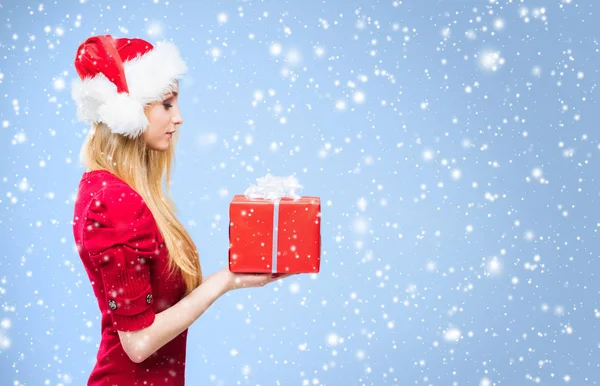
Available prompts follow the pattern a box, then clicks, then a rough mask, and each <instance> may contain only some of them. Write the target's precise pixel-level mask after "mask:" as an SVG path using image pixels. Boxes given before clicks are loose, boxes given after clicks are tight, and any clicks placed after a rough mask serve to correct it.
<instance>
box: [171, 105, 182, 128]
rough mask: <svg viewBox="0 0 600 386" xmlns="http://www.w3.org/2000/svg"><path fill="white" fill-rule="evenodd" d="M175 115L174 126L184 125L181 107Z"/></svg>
mask: <svg viewBox="0 0 600 386" xmlns="http://www.w3.org/2000/svg"><path fill="white" fill-rule="evenodd" d="M174 113H175V114H173V124H174V125H181V124H183V117H182V116H181V111H180V110H179V107H177V110H176V111H175V112H174Z"/></svg>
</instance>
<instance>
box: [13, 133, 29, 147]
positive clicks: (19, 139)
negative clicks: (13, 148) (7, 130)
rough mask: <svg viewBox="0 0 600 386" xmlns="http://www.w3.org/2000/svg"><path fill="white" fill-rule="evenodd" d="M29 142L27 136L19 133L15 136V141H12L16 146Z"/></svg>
mask: <svg viewBox="0 0 600 386" xmlns="http://www.w3.org/2000/svg"><path fill="white" fill-rule="evenodd" d="M26 141H27V134H25V133H23V132H21V133H17V134H15V136H14V139H13V140H12V144H13V145H16V144H21V143H25V142H26Z"/></svg>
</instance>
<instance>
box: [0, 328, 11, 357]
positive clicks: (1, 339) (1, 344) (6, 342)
mask: <svg viewBox="0 0 600 386" xmlns="http://www.w3.org/2000/svg"><path fill="white" fill-rule="evenodd" d="M8 348H10V339H8V337H7V336H6V335H4V332H3V331H2V330H0V352H2V350H6V349H8Z"/></svg>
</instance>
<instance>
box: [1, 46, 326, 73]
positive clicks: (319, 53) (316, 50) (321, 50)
mask: <svg viewBox="0 0 600 386" xmlns="http://www.w3.org/2000/svg"><path fill="white" fill-rule="evenodd" d="M313 52H314V54H315V56H316V57H318V58H320V57H321V56H323V55H325V48H324V47H320V46H317V47H315V48H314V49H313ZM0 79H1V78H0Z"/></svg>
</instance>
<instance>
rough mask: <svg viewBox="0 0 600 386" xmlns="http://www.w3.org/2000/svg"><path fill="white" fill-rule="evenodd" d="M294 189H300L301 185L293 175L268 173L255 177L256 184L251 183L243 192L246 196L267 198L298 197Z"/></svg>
mask: <svg viewBox="0 0 600 386" xmlns="http://www.w3.org/2000/svg"><path fill="white" fill-rule="evenodd" d="M296 189H302V185H300V184H299V183H298V181H297V180H296V179H295V178H294V176H287V177H275V176H273V175H271V174H270V173H267V175H266V176H264V177H260V178H257V179H256V185H251V186H250V187H249V188H248V189H246V191H245V192H244V196H246V198H249V199H251V198H264V199H267V200H279V199H280V198H282V197H291V198H294V199H297V198H300V196H301V195H299V194H297V193H296Z"/></svg>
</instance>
